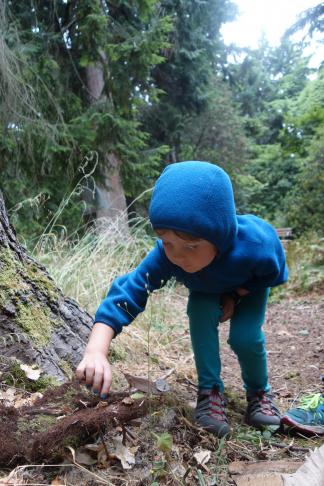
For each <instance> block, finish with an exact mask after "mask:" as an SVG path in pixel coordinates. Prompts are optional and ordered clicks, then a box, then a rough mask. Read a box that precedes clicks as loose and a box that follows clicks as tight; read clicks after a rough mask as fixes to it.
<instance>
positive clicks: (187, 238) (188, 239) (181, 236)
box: [155, 228, 201, 241]
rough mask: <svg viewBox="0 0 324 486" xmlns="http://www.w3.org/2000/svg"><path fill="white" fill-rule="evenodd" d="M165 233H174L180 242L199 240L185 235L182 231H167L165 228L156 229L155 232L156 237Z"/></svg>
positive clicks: (187, 234)
mask: <svg viewBox="0 0 324 486" xmlns="http://www.w3.org/2000/svg"><path fill="white" fill-rule="evenodd" d="M166 231H172V233H174V234H175V235H177V236H178V237H179V238H181V239H182V240H185V241H199V240H201V238H198V237H197V236H193V235H191V234H189V233H185V232H184V231H176V230H171V229H170V230H169V229H167V228H158V229H156V230H155V232H156V234H157V235H158V236H163V234H164V233H165V232H166Z"/></svg>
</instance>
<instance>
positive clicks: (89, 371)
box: [85, 364, 95, 385]
mask: <svg viewBox="0 0 324 486" xmlns="http://www.w3.org/2000/svg"><path fill="white" fill-rule="evenodd" d="M94 374H95V366H94V365H90V364H88V365H87V366H86V369H85V381H86V384H87V385H92V382H93V378H94Z"/></svg>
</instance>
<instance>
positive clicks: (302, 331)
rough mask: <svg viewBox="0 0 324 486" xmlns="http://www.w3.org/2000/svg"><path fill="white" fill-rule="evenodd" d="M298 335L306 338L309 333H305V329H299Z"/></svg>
mask: <svg viewBox="0 0 324 486" xmlns="http://www.w3.org/2000/svg"><path fill="white" fill-rule="evenodd" d="M298 334H300V335H301V336H308V335H309V331H307V329H301V330H300V331H298Z"/></svg>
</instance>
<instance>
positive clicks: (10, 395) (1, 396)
mask: <svg viewBox="0 0 324 486" xmlns="http://www.w3.org/2000/svg"><path fill="white" fill-rule="evenodd" d="M15 398H16V390H15V389H14V388H7V389H6V390H4V391H3V390H0V400H1V401H2V400H3V401H4V405H6V406H8V405H13V403H14V401H15Z"/></svg>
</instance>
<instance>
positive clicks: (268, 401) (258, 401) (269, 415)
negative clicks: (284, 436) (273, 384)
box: [245, 391, 280, 428]
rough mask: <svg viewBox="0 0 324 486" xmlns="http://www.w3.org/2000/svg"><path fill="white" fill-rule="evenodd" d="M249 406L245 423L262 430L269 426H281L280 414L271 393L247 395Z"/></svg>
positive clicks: (262, 392) (261, 392)
mask: <svg viewBox="0 0 324 486" xmlns="http://www.w3.org/2000/svg"><path fill="white" fill-rule="evenodd" d="M246 398H247V401H248V406H247V409H246V415H245V421H246V423H247V424H248V425H252V427H257V428H260V427H261V428H262V427H264V426H269V425H277V426H278V427H279V426H280V412H279V410H278V409H277V407H276V405H275V404H274V402H273V396H272V395H271V393H267V392H264V391H259V392H256V393H247V395H246Z"/></svg>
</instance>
